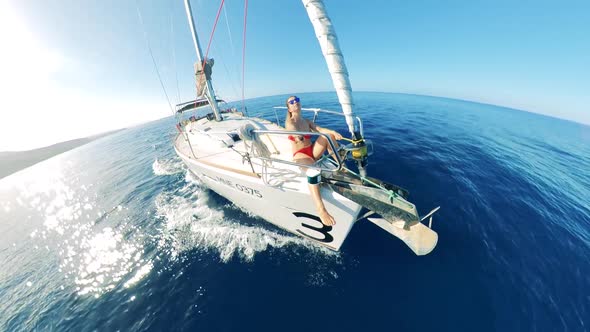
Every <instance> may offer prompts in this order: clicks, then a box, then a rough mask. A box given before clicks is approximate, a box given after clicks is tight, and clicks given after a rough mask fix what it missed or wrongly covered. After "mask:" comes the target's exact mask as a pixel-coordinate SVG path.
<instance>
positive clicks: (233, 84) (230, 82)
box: [213, 45, 240, 96]
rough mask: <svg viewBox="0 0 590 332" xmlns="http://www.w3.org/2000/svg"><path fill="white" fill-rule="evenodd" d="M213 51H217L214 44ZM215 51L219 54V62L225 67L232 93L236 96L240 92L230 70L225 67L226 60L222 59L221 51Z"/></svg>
mask: <svg viewBox="0 0 590 332" xmlns="http://www.w3.org/2000/svg"><path fill="white" fill-rule="evenodd" d="M213 52H217V47H216V46H215V45H213ZM217 53H218V54H219V57H220V58H221V61H220V62H221V64H222V65H223V68H225V73H226V74H227V80H228V81H229V84H230V86H231V89H232V92H233V93H234V95H235V96H238V95H239V94H240V92H239V91H238V89H237V88H236V85H235V83H236V82H235V81H234V77H232V75H231V72H230V71H229V68H227V65H226V63H227V62H226V61H224V57H223V52H217Z"/></svg>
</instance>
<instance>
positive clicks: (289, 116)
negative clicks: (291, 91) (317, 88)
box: [285, 96, 297, 124]
mask: <svg viewBox="0 0 590 332" xmlns="http://www.w3.org/2000/svg"><path fill="white" fill-rule="evenodd" d="M291 98H297V96H289V97H287V100H285V105H286V106H287V117H286V118H285V124H286V123H287V120H291V118H292V117H293V116H292V115H291V112H290V111H289V99H291Z"/></svg>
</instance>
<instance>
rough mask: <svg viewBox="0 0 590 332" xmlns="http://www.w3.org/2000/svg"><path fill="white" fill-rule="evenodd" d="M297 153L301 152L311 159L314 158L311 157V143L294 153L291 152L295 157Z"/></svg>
mask: <svg viewBox="0 0 590 332" xmlns="http://www.w3.org/2000/svg"><path fill="white" fill-rule="evenodd" d="M298 153H303V154H304V155H306V156H309V157H310V158H311V159H314V160H315V158H314V157H313V145H309V146H306V147H304V148H303V149H300V150H297V151H296V152H295V153H293V157H295V155H296V154H298Z"/></svg>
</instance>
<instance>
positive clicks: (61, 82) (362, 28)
mask: <svg viewBox="0 0 590 332" xmlns="http://www.w3.org/2000/svg"><path fill="white" fill-rule="evenodd" d="M219 3H220V1H213V0H193V1H192V4H193V8H194V9H195V10H196V17H195V18H196V21H197V27H198V29H199V32H200V34H201V44H202V46H203V47H206V45H207V43H208V41H209V35H210V32H211V28H212V25H213V21H214V18H215V14H216V11H217V8H218V6H219ZM325 4H326V7H327V9H328V13H329V14H330V16H331V18H332V21H333V23H334V25H335V28H336V31H337V33H338V37H339V40H340V46H341V48H342V50H343V52H344V56H345V60H346V64H347V66H348V70H349V73H350V79H351V83H352V87H353V90H356V91H383V92H401V93H415V94H425V95H434V96H443V97H450V98H459V99H466V100H472V101H479V102H484V103H490V104H495V105H501V106H508V107H513V108H517V109H522V110H526V111H530V112H536V113H542V114H547V115H551V116H555V117H559V118H565V119H569V120H573V121H577V122H582V123H586V124H590V107H589V106H588V105H590V93H589V91H590V38H588V33H589V32H590V1H559V2H558V1H477V0H473V1H390V0H378V1H377V0H375V1H370V0H366V1H344V0H326V1H325ZM136 5H138V6H139V9H140V12H141V14H142V16H143V20H144V25H143V26H142V24H141V23H140V20H139V18H138V14H137V9H136ZM225 5H226V11H225V12H222V15H221V20H220V22H219V25H218V27H217V31H216V34H215V37H214V41H213V47H212V49H211V50H210V52H209V54H210V57H213V58H215V60H216V63H215V67H214V80H215V81H214V84H215V87H216V90H217V91H218V93H219V95H221V96H222V97H225V98H226V99H229V100H236V99H239V98H240V97H241V88H240V84H241V79H240V75H241V50H242V24H243V2H242V1H237V0H226V2H225ZM0 7H1V8H0V12H1V13H3V14H0V21H1V22H4V23H2V26H1V27H0V30H1V31H2V32H0V37H1V38H2V41H3V44H4V47H3V49H4V50H5V51H3V54H2V55H1V56H2V57H3V59H1V60H2V61H1V62H2V65H1V66H2V67H1V69H2V70H3V72H8V73H9V74H8V75H6V74H5V75H3V76H4V77H3V78H2V81H0V88H1V89H2V90H3V95H4V93H6V96H7V97H3V98H2V99H3V100H2V101H0V103H1V104H2V105H1V106H0V107H2V112H1V113H0V114H1V115H0V120H1V121H0V123H1V124H0V132H2V136H0V138H1V141H0V143H1V144H0V151H3V150H19V149H26V148H33V147H38V146H43V145H48V144H52V143H55V142H57V141H61V140H65V139H71V138H76V137H81V136H86V135H89V134H94V133H97V132H100V131H104V130H108V129H115V128H119V127H124V126H129V125H132V124H135V123H140V122H143V121H148V120H151V119H156V118H159V117H163V116H166V115H169V114H171V111H170V109H169V107H168V106H167V102H166V99H165V97H164V94H163V92H162V89H161V87H160V84H159V82H158V79H157V76H156V74H155V71H154V68H153V64H152V60H151V58H150V56H149V53H148V50H147V46H146V41H145V38H144V29H145V31H146V33H147V36H148V39H149V42H150V44H151V46H152V48H153V51H154V56H155V58H156V61H157V63H158V68H159V70H160V71H161V74H162V77H163V80H164V84H165V87H166V89H167V91H168V93H169V95H170V97H171V99H172V102H173V103H176V102H178V101H179V100H187V99H189V98H192V97H193V96H192V93H193V92H192V86H193V78H192V63H193V62H194V60H195V56H194V50H193V48H192V40H191V36H190V32H189V29H188V25H187V23H186V17H185V14H184V7H183V3H182V1H181V0H176V1H164V0H161V1H156V0H149V1H144V0H138V1H137V2H136V1H115V0H104V1H88V0H75V1H74V0H36V1H17V0H9V1H8V2H7V3H6V2H5V3H3V4H1V5H0ZM226 17H227V18H228V21H226ZM171 20H172V21H173V22H174V24H171V23H170V22H171ZM228 26H229V30H230V31H231V33H232V34H231V38H230V37H229V34H228ZM232 46H233V47H232ZM246 60H247V63H246V89H245V94H246V98H250V97H257V96H267V95H275V94H281V93H299V92H310V91H328V90H332V89H333V88H332V84H331V81H330V77H329V74H328V72H327V69H326V65H325V63H324V60H323V57H322V55H321V52H320V48H319V45H318V43H317V40H316V39H315V36H314V33H313V28H312V26H311V24H310V23H309V19H308V18H307V15H306V12H305V9H304V8H303V6H302V5H301V2H300V1H298V0H280V1H278V0H277V1H271V0H250V1H249V9H248V33H247V49H246ZM176 77H178V82H179V87H180V88H179V89H177V84H176ZM23 102H25V104H28V103H34V104H36V105H39V106H37V107H31V106H29V107H27V108H26V110H27V114H29V116H34V117H35V118H37V119H38V120H39V121H37V124H32V127H30V128H29V129H30V130H32V131H33V132H36V133H37V134H36V135H31V136H32V137H31V138H30V139H29V140H28V141H27V140H25V141H22V140H21V141H20V142H19V140H14V139H13V137H15V136H16V135H17V134H18V133H19V130H21V129H19V126H20V125H22V123H23V122H24V121H26V117H25V114H24V113H23V112H22V105H23ZM277 103H280V101H278V102H277Z"/></svg>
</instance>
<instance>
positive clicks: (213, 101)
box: [184, 0, 222, 121]
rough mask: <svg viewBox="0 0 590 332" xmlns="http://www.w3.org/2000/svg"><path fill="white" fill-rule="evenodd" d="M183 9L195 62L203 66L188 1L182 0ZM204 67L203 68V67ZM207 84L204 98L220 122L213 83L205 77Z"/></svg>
mask: <svg viewBox="0 0 590 332" xmlns="http://www.w3.org/2000/svg"><path fill="white" fill-rule="evenodd" d="M184 8H185V9H186V16H187V17H188V24H189V25H190V28H191V32H192V34H193V43H194V44H195V50H196V52H197V60H198V61H199V63H200V64H201V65H202V64H203V53H202V51H201V44H200V43H199V37H198V36H197V30H196V28H195V22H194V20H193V12H192V9H191V4H190V0H184ZM203 67H204V66H203ZM206 84H207V93H206V94H205V96H206V97H207V99H208V100H209V105H211V108H212V109H213V113H215V120H216V121H221V120H222V117H221V113H220V112H219V107H218V106H217V98H216V97H215V91H213V83H211V78H210V77H207V80H206Z"/></svg>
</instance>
